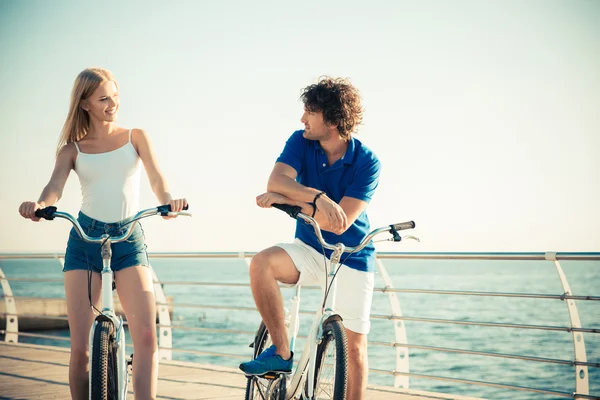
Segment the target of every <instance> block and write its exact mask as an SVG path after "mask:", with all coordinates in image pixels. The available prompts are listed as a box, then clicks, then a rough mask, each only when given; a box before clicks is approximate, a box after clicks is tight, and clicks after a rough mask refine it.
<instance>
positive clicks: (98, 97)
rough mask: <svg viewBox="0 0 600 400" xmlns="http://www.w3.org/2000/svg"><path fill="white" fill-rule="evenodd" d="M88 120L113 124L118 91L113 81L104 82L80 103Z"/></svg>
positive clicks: (117, 106) (117, 103)
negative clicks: (86, 113)
mask: <svg viewBox="0 0 600 400" xmlns="http://www.w3.org/2000/svg"><path fill="white" fill-rule="evenodd" d="M81 107H82V108H83V109H84V110H86V111H87V112H88V113H89V114H90V118H92V119H96V120H98V121H101V122H114V121H116V120H117V112H118V111H119V91H118V89H117V85H116V84H115V82H113V81H105V82H103V83H102V84H101V85H100V86H98V88H97V89H96V90H95V91H94V93H92V95H91V96H90V97H89V98H87V99H86V100H84V101H83V102H82V106H81Z"/></svg>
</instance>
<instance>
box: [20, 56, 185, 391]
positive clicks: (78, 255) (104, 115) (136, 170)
mask: <svg viewBox="0 0 600 400" xmlns="http://www.w3.org/2000/svg"><path fill="white" fill-rule="evenodd" d="M118 111H119V93H118V85H117V82H116V80H115V78H114V76H113V75H112V73H111V72H110V71H107V70H105V69H100V68H89V69H86V70H84V71H82V72H81V73H80V74H79V76H78V77H77V79H76V80H75V83H74V86H73V91H72V94H71V102H70V107H69V114H68V116H67V119H66V121H65V125H64V127H63V130H62V134H61V137H60V140H59V144H58V150H57V156H56V164H55V166H54V172H53V173H52V177H51V178H50V182H49V183H48V184H47V185H46V187H45V188H44V190H43V191H42V194H41V195H40V198H39V200H38V201H37V202H30V201H26V202H24V203H22V204H21V206H20V207H19V213H20V214H21V215H22V216H23V217H24V218H29V219H31V220H33V221H38V220H39V218H37V217H36V216H35V211H36V210H37V209H39V208H44V207H48V206H51V205H53V204H55V203H56V202H57V201H58V200H59V199H60V197H61V195H62V191H63V188H64V186H65V183H66V181H67V178H68V176H69V173H70V171H71V169H73V170H75V172H76V173H77V175H78V176H79V180H80V183H81V192H82V195H83V201H82V205H81V212H80V213H79V218H78V220H79V222H80V224H81V226H82V227H83V229H84V230H85V231H86V233H87V234H88V235H90V236H100V235H101V234H103V233H104V232H105V231H108V230H110V229H115V224H111V223H114V222H118V221H122V220H125V219H127V218H129V217H132V216H133V215H134V214H135V213H136V212H137V211H138V201H139V187H140V175H141V174H140V169H141V168H140V164H141V163H143V164H144V168H145V169H146V173H147V175H148V179H149V181H150V186H151V187H152V191H153V192H154V194H155V195H156V197H157V199H158V202H159V203H160V204H170V205H171V209H172V210H173V211H181V210H182V209H183V207H184V206H186V204H187V202H186V200H185V199H177V200H173V199H172V197H171V194H170V192H169V189H168V187H167V183H166V182H165V179H164V178H163V176H162V174H161V172H160V170H159V168H158V165H157V162H156V158H155V156H154V153H153V151H152V146H151V143H150V139H149V138H148V135H147V134H146V132H144V131H143V130H141V129H125V128H122V127H120V126H118V125H116V120H117V112H118ZM140 161H141V163H140ZM165 218H168V217H165ZM117 227H118V225H117ZM111 233H112V232H111ZM112 234H114V233H112ZM99 246H100V245H98V244H96V245H93V244H89V243H85V242H83V241H82V240H81V238H79V236H78V235H77V233H76V232H75V231H74V230H72V231H71V234H70V235H69V240H68V242H67V250H66V253H65V265H64V269H63V271H64V281H65V296H66V299H67V315H68V319H69V329H70V332H71V359H70V362H69V386H70V389H71V396H72V398H74V399H86V398H87V397H88V385H89V378H88V371H89V366H88V365H89V364H88V363H89V353H88V342H89V330H90V328H91V325H92V323H93V320H94V314H93V313H92V310H91V309H90V306H89V302H88V284H87V280H88V268H89V267H91V268H92V270H93V273H92V275H93V277H92V299H93V302H94V304H95V305H96V307H99V302H100V288H101V284H100V282H101V277H100V271H101V270H102V260H101V258H100V251H99ZM112 247H113V257H112V262H111V267H112V269H113V271H114V277H115V283H116V287H117V292H118V295H119V299H120V301H121V304H122V306H123V310H124V311H125V314H126V316H127V321H128V323H129V332H130V335H131V338H132V341H133V347H134V353H135V368H134V369H133V386H134V392H135V396H136V398H138V399H150V398H155V397H156V386H157V379H158V348H157V339H156V327H155V321H156V310H155V300H154V290H153V284H152V275H151V272H150V269H149V267H148V266H149V262H148V255H147V253H146V245H145V243H144V234H143V230H142V228H141V226H140V225H139V224H138V226H137V227H136V228H135V230H134V233H133V234H132V236H131V237H130V238H129V239H128V240H127V241H125V242H121V243H117V244H114V245H113V246H112Z"/></svg>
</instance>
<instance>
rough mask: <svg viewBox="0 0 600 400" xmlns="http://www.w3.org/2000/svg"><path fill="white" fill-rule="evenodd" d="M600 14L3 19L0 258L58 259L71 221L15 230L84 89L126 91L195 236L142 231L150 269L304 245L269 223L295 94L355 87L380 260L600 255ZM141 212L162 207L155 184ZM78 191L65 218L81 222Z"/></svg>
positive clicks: (320, 9) (429, 5)
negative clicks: (151, 258)
mask: <svg viewBox="0 0 600 400" xmlns="http://www.w3.org/2000/svg"><path fill="white" fill-rule="evenodd" d="M599 20H600V2H598V1H593V0H588V1H584V0H573V1H557V0H527V1H521V0H519V1H516V0H502V1H491V0H489V1H479V0H472V1H466V0H457V1H441V0H440V1H427V0H425V1H401V0H398V1H391V0H390V1H368V2H365V1H349V0H345V1H326V2H324V1H312V0H307V1H302V2H282V1H259V0H257V1H253V2H247V1H227V0H225V1H173V2H157V1H127V2H120V1H112V0H109V1H103V2H79V1H60V0H59V1H53V2H47V1H41V0H37V1H36V0H33V1H16V0H0V93H1V95H0V141H1V143H2V146H0V184H1V188H2V189H1V193H2V194H0V221H1V222H0V224H1V229H0V252H4V253H6V252H63V251H64V249H65V246H66V239H67V233H68V230H69V229H70V226H69V224H68V222H67V221H64V220H55V221H43V222H40V223H33V222H31V221H28V220H25V219H23V218H21V217H20V216H19V214H18V212H17V210H18V207H19V204H20V203H21V202H22V201H35V200H37V199H38V197H39V195H40V193H41V191H42V189H43V187H44V186H45V185H46V183H47V182H48V180H49V178H50V175H51V172H52V169H53V166H54V154H55V149H56V144H57V140H58V136H59V133H60V130H61V128H62V126H63V123H64V120H65V117H66V114H67V110H68V102H69V95H70V92H71V88H72V84H73V81H74V79H75V77H76V76H77V74H78V73H79V72H80V71H81V70H83V69H85V68H87V67H92V66H99V67H103V68H107V69H109V70H111V71H112V72H113V73H114V74H115V76H116V79H117V81H118V83H119V89H120V94H121V96H120V97H121V108H120V111H119V124H121V125H122V126H124V127H127V128H143V129H145V130H146V131H147V132H148V134H149V135H150V138H151V140H152V142H153V144H154V148H155V152H156V154H157V157H158V161H159V164H160V167H161V169H162V171H163V173H164V175H165V177H166V178H167V181H168V183H169V185H170V187H171V189H172V192H173V194H174V195H175V196H176V197H186V198H187V199H188V201H189V202H190V205H191V211H192V212H193V214H194V216H193V217H192V218H177V219H176V220H171V221H164V220H162V219H161V218H151V219H147V220H145V222H144V229H145V232H146V237H147V244H148V247H149V251H151V252H152V251H154V252H159V251H160V252H163V251H194V252H195V251H258V250H261V249H262V248H265V247H268V246H271V245H273V244H275V243H277V242H282V241H289V240H291V239H292V238H293V231H294V221H293V220H291V219H290V218H289V217H287V216H286V215H284V214H282V213H281V212H279V211H277V210H274V209H261V208H259V207H257V206H256V204H255V197H256V196H257V195H259V194H261V193H263V192H264V191H265V189H266V182H267V178H268V176H269V173H270V172H271V169H272V167H273V164H274V162H275V160H276V158H277V156H278V155H279V153H280V152H281V150H282V148H283V145H284V143H285V141H286V139H287V138H288V137H289V136H290V135H291V133H292V132H293V131H295V130H297V129H301V128H302V124H301V123H300V117H301V115H302V103H301V102H300V101H299V95H300V92H301V90H302V88H304V87H305V86H307V85H310V84H312V83H315V82H316V80H317V79H318V78H319V77H320V76H323V75H329V76H339V77H346V78H349V79H350V80H351V81H352V82H353V84H354V85H355V86H356V87H357V88H358V89H359V91H360V93H361V95H362V99H363V105H364V109H365V114H364V123H363V125H362V126H361V127H360V129H359V132H358V134H357V136H356V137H357V138H358V139H360V140H361V141H363V143H365V144H366V145H367V146H368V147H370V148H371V149H372V150H373V151H374V152H375V153H376V154H377V155H378V157H379V158H380V160H381V162H382V175H381V179H380V182H379V188H378V189H377V191H376V193H375V196H374V198H373V200H372V202H371V204H370V205H369V207H368V214H369V217H370V220H371V226H372V227H373V228H376V227H380V226H384V225H388V224H390V223H396V222H402V221H406V220H414V221H415V222H416V225H417V228H416V229H415V230H414V234H416V235H417V236H419V237H420V239H421V242H420V243H416V242H403V243H382V244H378V245H377V248H378V249H379V250H381V251H419V252H420V251H431V252H448V251H499V252H505V251H599V250H600V207H599V206H598V205H599V204H600V157H599V150H600V23H598V21H599ZM143 177H144V179H143V184H142V197H141V207H142V208H149V207H152V206H155V205H158V204H157V200H156V197H155V196H154V195H153V194H152V192H151V190H150V189H149V185H148V183H147V180H146V179H145V175H143ZM80 205H81V193H80V188H79V181H78V178H77V176H76V174H75V173H74V172H72V173H71V176H70V177H69V180H68V182H67V185H66V187H65V190H64V193H63V198H62V199H61V200H60V201H59V203H58V204H57V206H58V207H59V209H60V210H63V211H67V212H70V213H72V214H76V213H77V211H78V210H79V207H80Z"/></svg>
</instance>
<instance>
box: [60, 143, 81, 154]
mask: <svg viewBox="0 0 600 400" xmlns="http://www.w3.org/2000/svg"><path fill="white" fill-rule="evenodd" d="M75 154H77V147H76V146H75V142H70V143H67V144H65V145H64V146H63V147H61V148H60V149H59V150H58V153H57V156H58V157H70V156H73V155H75Z"/></svg>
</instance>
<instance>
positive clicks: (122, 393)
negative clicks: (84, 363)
mask: <svg viewBox="0 0 600 400" xmlns="http://www.w3.org/2000/svg"><path fill="white" fill-rule="evenodd" d="M184 210H187V206H186V208H184ZM35 215H36V216H37V217H39V218H44V219H49V220H53V219H54V218H55V217H59V218H64V219H67V220H69V221H70V222H71V223H72V224H73V226H74V228H75V231H76V232H77V234H78V235H79V236H80V237H81V238H82V239H83V240H84V241H86V242H90V243H99V244H101V245H102V248H101V254H102V272H101V276H102V289H101V299H102V310H101V312H100V314H98V315H97V316H96V318H95V319H94V322H93V323H92V327H91V328H90V333H89V353H90V355H89V357H90V364H89V369H90V376H89V378H90V382H91V380H92V360H93V350H94V333H95V331H96V326H97V325H98V317H100V316H104V317H106V318H108V319H110V320H111V321H112V323H113V326H114V331H113V334H114V335H115V343H116V347H117V360H116V362H117V373H118V376H117V379H118V383H119V384H118V389H119V393H118V399H119V400H124V399H126V397H127V386H128V383H129V374H128V372H127V360H126V358H125V330H124V324H123V318H121V317H117V315H116V314H115V310H114V304H113V293H112V292H113V286H112V285H113V271H112V269H111V268H110V263H111V258H112V249H111V245H112V244H114V243H119V242H122V241H124V240H127V239H128V238H129V236H131V234H132V233H133V230H134V228H135V226H136V224H137V223H138V221H139V220H140V219H142V218H144V217H149V216H151V215H162V216H166V215H186V216H191V214H190V213H186V212H176V213H172V212H171V207H170V205H168V204H167V205H162V206H158V207H154V208H149V209H147V210H143V211H140V212H138V213H137V214H136V215H135V216H134V217H132V218H131V222H130V223H131V225H130V226H129V228H128V229H127V232H125V233H124V234H122V235H121V236H117V237H111V236H110V235H108V234H104V235H102V236H101V237H99V238H94V237H90V236H88V235H87V234H86V233H85V232H84V231H83V229H82V228H81V225H80V224H79V222H78V221H77V220H76V219H75V218H74V217H73V216H72V215H71V214H69V213H65V212H60V211H56V207H53V206H50V207H46V208H44V209H39V210H37V211H36V214H35ZM89 396H90V398H91V397H92V385H91V384H90V386H89Z"/></svg>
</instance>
